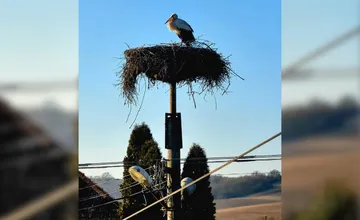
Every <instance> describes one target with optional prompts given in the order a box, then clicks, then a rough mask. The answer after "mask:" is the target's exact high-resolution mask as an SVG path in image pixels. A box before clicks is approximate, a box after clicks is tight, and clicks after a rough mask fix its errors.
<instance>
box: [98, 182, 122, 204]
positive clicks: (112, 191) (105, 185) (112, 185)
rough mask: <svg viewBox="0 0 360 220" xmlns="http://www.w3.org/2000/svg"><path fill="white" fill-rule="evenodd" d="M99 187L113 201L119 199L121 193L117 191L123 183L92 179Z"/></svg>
mask: <svg viewBox="0 0 360 220" xmlns="http://www.w3.org/2000/svg"><path fill="white" fill-rule="evenodd" d="M92 181H93V182H94V183H96V184H97V185H98V186H99V187H101V188H102V189H103V190H104V191H105V192H107V193H108V194H109V195H110V196H111V197H113V198H114V199H117V198H120V197H121V193H120V191H119V186H120V184H121V183H122V182H123V181H122V179H110V180H103V179H92Z"/></svg>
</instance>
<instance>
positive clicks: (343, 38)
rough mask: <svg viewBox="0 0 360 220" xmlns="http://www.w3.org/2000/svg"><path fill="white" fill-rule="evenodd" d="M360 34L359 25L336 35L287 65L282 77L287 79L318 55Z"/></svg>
mask: <svg viewBox="0 0 360 220" xmlns="http://www.w3.org/2000/svg"><path fill="white" fill-rule="evenodd" d="M358 34H360V26H357V27H355V28H353V29H351V30H350V31H348V32H346V33H344V34H342V35H340V36H338V37H336V38H335V39H334V40H332V41H329V42H327V43H326V44H324V45H322V46H320V47H318V48H316V49H315V50H313V51H312V52H310V53H308V54H307V55H305V56H304V57H302V58H300V59H299V60H298V61H297V62H295V63H294V64H292V65H290V66H288V67H285V68H284V69H283V71H282V79H286V78H287V77H289V75H290V74H296V72H297V71H298V70H299V68H300V67H301V66H303V65H305V64H306V63H308V62H310V61H311V60H313V59H315V58H316V57H318V56H320V55H322V54H324V53H326V52H328V51H329V50H331V49H334V48H336V47H338V46H340V45H341V43H343V42H345V41H347V40H349V39H351V38H353V37H355V36H356V35H358Z"/></svg>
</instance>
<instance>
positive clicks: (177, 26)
mask: <svg viewBox="0 0 360 220" xmlns="http://www.w3.org/2000/svg"><path fill="white" fill-rule="evenodd" d="M165 24H167V26H168V28H169V30H170V31H173V32H175V33H176V35H177V36H178V37H179V38H180V40H181V42H182V43H185V45H186V46H190V45H191V43H192V42H194V41H195V37H194V35H193V32H194V30H193V29H192V28H191V26H190V25H189V24H188V23H187V22H186V21H184V20H182V19H180V18H178V16H177V14H172V15H171V16H170V18H169V19H168V20H167V21H166V22H165Z"/></svg>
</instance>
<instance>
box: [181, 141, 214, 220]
mask: <svg viewBox="0 0 360 220" xmlns="http://www.w3.org/2000/svg"><path fill="white" fill-rule="evenodd" d="M191 158H201V159H197V160H191ZM207 173H209V166H208V164H207V158H206V153H205V150H204V149H203V148H201V147H200V145H198V144H193V146H192V147H191V148H190V151H189V154H188V156H187V158H186V161H185V163H184V167H183V172H182V174H181V177H182V178H185V177H190V178H191V179H193V180H196V179H198V178H199V177H201V176H203V175H204V174H207ZM182 210H183V219H184V220H199V219H203V220H213V219H215V213H216V208H215V203H214V196H213V195H212V193H211V186H210V181H209V177H206V178H204V179H202V180H200V181H199V182H197V183H196V190H195V192H194V193H193V194H192V195H190V196H189V197H187V198H186V199H184V200H183V201H182Z"/></svg>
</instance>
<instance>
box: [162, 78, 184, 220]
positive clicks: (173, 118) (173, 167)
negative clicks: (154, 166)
mask: <svg viewBox="0 0 360 220" xmlns="http://www.w3.org/2000/svg"><path fill="white" fill-rule="evenodd" d="M181 133H182V132H181V114H180V113H177V112H176V83H175V82H173V83H170V113H165V148H166V149H167V155H168V156H167V159H168V161H167V170H168V174H167V188H168V189H167V193H168V194H170V193H171V192H174V191H176V190H178V189H179V188H180V149H181V148H182V134H181ZM167 207H168V211H167V220H180V219H181V196H180V194H179V193H177V194H175V195H173V196H172V197H170V198H169V200H168V203H167Z"/></svg>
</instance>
